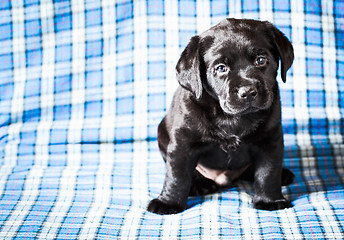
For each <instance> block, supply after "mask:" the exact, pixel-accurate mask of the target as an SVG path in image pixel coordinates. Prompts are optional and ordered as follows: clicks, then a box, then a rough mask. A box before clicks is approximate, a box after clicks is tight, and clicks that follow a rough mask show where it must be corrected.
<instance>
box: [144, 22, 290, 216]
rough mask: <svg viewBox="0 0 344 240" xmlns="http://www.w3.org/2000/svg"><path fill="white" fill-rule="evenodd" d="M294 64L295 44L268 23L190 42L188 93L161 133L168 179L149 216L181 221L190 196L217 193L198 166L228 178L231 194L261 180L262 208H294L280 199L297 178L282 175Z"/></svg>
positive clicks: (232, 25)
mask: <svg viewBox="0 0 344 240" xmlns="http://www.w3.org/2000/svg"><path fill="white" fill-rule="evenodd" d="M293 59H294V54H293V47H292V45H291V44H290V42H289V41H288V39H287V38H286V37H285V36H284V35H283V34H282V33H281V32H280V31H279V30H278V29H277V28H275V27H274V26H273V25H272V24H270V23H268V22H260V21H254V20H237V19H225V20H223V21H222V22H220V23H219V24H217V25H216V26H214V27H212V28H210V29H209V30H207V31H206V32H204V33H203V34H201V35H199V36H195V37H193V38H192V39H191V40H190V43H189V44H188V45H187V47H186V48H185V50H184V51H183V53H182V55H181V57H180V59H179V61H178V63H177V67H176V70H177V79H178V82H179V84H180V85H181V87H179V88H178V89H177V90H176V93H175V95H174V98H173V101H172V104H171V106H170V109H169V110H168V112H167V115H166V116H165V118H164V119H163V120H162V121H161V123H160V125H159V127H158V143H159V148H160V151H161V154H162V156H163V158H164V160H165V162H166V177H165V182H164V187H163V189H162V192H161V194H160V195H159V196H158V198H156V199H154V200H152V201H151V202H150V204H149V206H148V211H151V212H154V213H158V214H174V213H178V212H181V211H183V210H184V209H185V207H186V202H187V198H188V196H189V195H199V194H209V193H213V192H214V191H216V190H218V188H219V183H216V182H215V181H213V180H211V179H208V178H205V177H204V176H203V175H202V174H200V173H199V172H198V171H197V170H195V168H196V166H197V165H198V164H199V165H201V166H203V167H204V168H206V169H213V170H218V171H223V172H225V176H227V177H228V181H226V182H225V185H228V186H229V185H230V183H231V181H233V180H235V179H237V178H239V179H240V178H242V179H251V180H254V188H255V194H254V197H253V204H254V207H255V208H259V209H266V210H276V209H282V208H287V207H290V206H291V203H290V202H289V201H287V200H286V199H285V198H284V197H283V195H282V192H281V185H282V183H283V184H288V183H291V182H292V181H293V179H294V175H293V173H291V172H290V171H289V170H286V169H283V150H284V146H283V132H282V126H281V103H280V96H279V89H278V84H277V81H276V76H277V69H278V66H279V60H281V77H282V80H283V81H284V82H285V81H286V72H287V70H288V69H289V68H290V66H291V64H292V62H293ZM282 172H283V174H282ZM236 175H240V176H236ZM282 177H283V179H282Z"/></svg>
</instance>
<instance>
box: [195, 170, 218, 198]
mask: <svg viewBox="0 0 344 240" xmlns="http://www.w3.org/2000/svg"><path fill="white" fill-rule="evenodd" d="M218 190H219V186H218V185H217V184H216V183H215V182H214V181H213V180H211V179H209V178H206V177H204V176H203V175H202V174H200V173H199V172H198V171H197V170H194V172H193V176H192V182H191V187H190V192H189V196H202V195H207V194H212V193H214V192H217V191H218Z"/></svg>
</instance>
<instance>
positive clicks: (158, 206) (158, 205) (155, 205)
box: [147, 198, 184, 215]
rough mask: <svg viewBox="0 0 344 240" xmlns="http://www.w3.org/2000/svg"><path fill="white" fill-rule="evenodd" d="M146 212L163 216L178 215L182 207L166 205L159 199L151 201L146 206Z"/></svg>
mask: <svg viewBox="0 0 344 240" xmlns="http://www.w3.org/2000/svg"><path fill="white" fill-rule="evenodd" d="M147 210H148V211H150V212H152V213H157V214H160V215H165V214H176V213H180V212H182V211H183V210H184V208H183V207H180V206H177V205H171V204H168V203H164V202H162V201H161V200H159V199H157V198H156V199H153V200H152V201H150V203H149V204H148V207H147Z"/></svg>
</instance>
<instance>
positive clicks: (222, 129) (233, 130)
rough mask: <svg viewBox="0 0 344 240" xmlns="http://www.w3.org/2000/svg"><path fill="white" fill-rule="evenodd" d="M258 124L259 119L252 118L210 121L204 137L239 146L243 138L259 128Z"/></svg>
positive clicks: (222, 118)
mask: <svg viewBox="0 0 344 240" xmlns="http://www.w3.org/2000/svg"><path fill="white" fill-rule="evenodd" d="M260 122H261V121H260V120H259V119H252V118H251V119H246V118H239V117H238V118H235V117H232V118H229V117H227V118H226V117H219V118H216V119H213V120H211V121H210V124H209V128H208V132H207V133H205V137H209V138H212V139H213V140H215V141H217V142H226V143H229V144H233V145H234V146H235V145H237V144H239V142H240V141H241V139H242V138H243V137H245V136H247V135H248V134H250V133H252V132H253V131H254V130H255V129H256V128H257V127H258V126H259V124H260Z"/></svg>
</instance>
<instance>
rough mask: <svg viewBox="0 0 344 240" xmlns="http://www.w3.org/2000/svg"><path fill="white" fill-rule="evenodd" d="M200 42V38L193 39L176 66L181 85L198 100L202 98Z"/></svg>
mask: <svg viewBox="0 0 344 240" xmlns="http://www.w3.org/2000/svg"><path fill="white" fill-rule="evenodd" d="M199 41H200V38H199V37H198V36H195V37H193V38H191V40H190V42H189V44H188V45H187V46H186V48H185V49H184V51H183V53H182V55H181V56H180V59H179V61H178V63H177V66H176V70H177V79H178V82H179V84H180V85H181V86H182V87H183V88H185V89H187V90H189V91H190V92H192V93H193V95H194V96H195V97H196V99H200V98H201V96H202V81H201V73H200V59H199V58H200V56H199Z"/></svg>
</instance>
